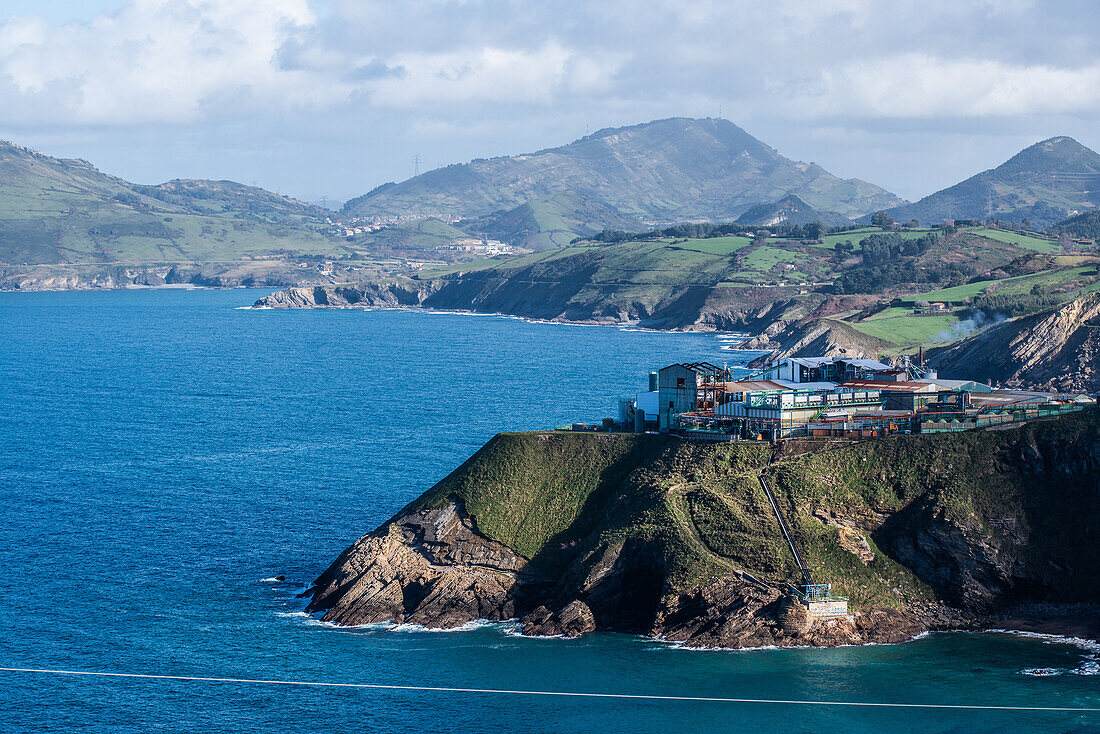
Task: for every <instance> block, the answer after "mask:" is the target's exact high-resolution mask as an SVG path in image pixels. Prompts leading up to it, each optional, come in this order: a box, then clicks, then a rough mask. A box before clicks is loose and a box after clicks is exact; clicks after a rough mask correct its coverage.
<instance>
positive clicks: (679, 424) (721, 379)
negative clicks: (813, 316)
mask: <svg viewBox="0 0 1100 734" xmlns="http://www.w3.org/2000/svg"><path fill="white" fill-rule="evenodd" d="M979 396H980V397H979ZM1088 400H1089V399H1088V398H1084V397H1079V398H1075V397H1073V396H1057V395H1049V394H1044V393H1033V392H1020V391H1004V390H993V389H992V388H991V387H990V386H988V385H983V384H981V383H977V382H973V381H968V380H943V379H940V378H939V377H938V376H937V375H936V373H935V372H934V371H930V370H925V369H923V368H922V367H920V366H918V365H914V364H912V363H910V362H909V361H908V360H906V359H902V360H901V361H900V363H899V364H897V365H894V366H891V365H887V364H884V363H882V362H879V361H877V360H873V359H849V358H842V357H798V358H794V357H792V358H787V359H783V360H781V361H779V362H778V363H776V364H774V365H770V366H768V367H767V368H765V369H764V370H761V371H760V372H758V373H755V374H751V375H748V376H745V377H742V378H740V379H734V378H733V377H732V375H731V372H730V370H729V369H727V368H725V367H719V366H718V365H715V364H712V363H710V362H692V363H681V364H673V365H669V366H667V367H664V368H663V369H661V370H659V371H658V372H656V373H650V379H649V390H647V391H644V392H641V393H638V395H637V396H635V398H634V399H633V400H626V401H623V402H622V403H621V404H620V418H619V422H620V425H622V426H623V427H624V428H626V429H627V430H630V429H633V430H635V431H646V430H656V431H660V432H663V433H668V432H671V433H679V434H682V435H687V436H693V437H698V438H719V439H724V440H731V439H734V438H758V439H759V438H767V439H774V438H785V437H794V436H861V437H872V436H880V435H887V434H891V433H910V432H917V431H925V432H931V431H936V430H966V429H968V428H976V427H981V426H985V425H989V424H991V423H1001V422H1007V421H1012V420H1018V419H1026V418H1027V417H1033V416H1034V415H1039V414H1040V413H1042V414H1052V412H1064V411H1066V410H1076V409H1079V408H1080V405H1081V403H1082V402H1086V401H1088Z"/></svg>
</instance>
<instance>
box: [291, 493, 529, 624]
mask: <svg viewBox="0 0 1100 734" xmlns="http://www.w3.org/2000/svg"><path fill="white" fill-rule="evenodd" d="M526 563H527V560H526V559H525V558H523V557H522V556H520V555H518V554H517V553H515V552H514V551H512V550H511V549H510V548H508V547H506V546H504V545H502V544H500V543H497V542H494V541H492V540H489V539H488V538H485V537H484V536H482V535H481V534H480V533H478V532H477V530H476V529H475V528H474V526H473V522H472V521H471V520H470V518H469V517H466V516H465V515H463V514H462V513H461V512H460V511H459V509H458V506H457V505H456V504H455V503H453V502H452V503H449V504H448V505H446V506H445V507H443V508H441V509H438V510H421V511H419V512H416V513H413V514H411V515H409V516H406V517H402V518H400V519H398V520H396V521H394V522H391V523H389V524H387V525H385V526H383V527H382V528H380V529H379V530H378V531H377V532H374V533H371V534H369V535H365V536H363V537H362V538H360V539H359V540H358V541H357V542H356V543H355V544H354V545H352V546H351V547H350V548H348V549H347V550H346V551H344V553H343V554H341V556H340V557H339V558H338V559H337V560H336V562H335V563H334V564H333V565H332V566H331V567H330V568H329V569H328V570H327V571H326V572H325V573H324V574H323V575H322V576H321V577H320V578H318V579H317V581H316V583H315V585H314V588H313V589H311V590H310V592H309V593H310V594H311V595H312V601H311V602H310V604H309V610H310V611H313V612H323V613H324V619H325V620H326V621H329V622H335V623H337V624H344V625H361V624H373V623H378V622H395V623H406V622H407V623H412V624H421V625H424V626H427V627H440V628H449V627H457V626H459V625H462V624H465V623H467V622H471V621H473V620H478V619H488V620H502V619H510V618H512V617H514V616H515V602H514V598H513V596H514V590H515V587H516V584H517V581H518V580H519V579H520V578H522V575H523V568H524V566H525V565H526Z"/></svg>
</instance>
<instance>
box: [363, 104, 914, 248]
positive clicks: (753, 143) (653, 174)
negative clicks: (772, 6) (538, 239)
mask: <svg viewBox="0 0 1100 734" xmlns="http://www.w3.org/2000/svg"><path fill="white" fill-rule="evenodd" d="M561 194H569V195H572V196H576V197H579V198H580V199H581V200H583V201H585V202H590V203H591V205H592V207H593V211H592V212H591V213H590V214H587V215H586V216H584V217H578V219H581V220H583V221H581V222H580V223H582V224H583V225H585V226H587V227H589V228H592V229H602V228H604V227H611V226H615V225H617V224H619V223H620V222H621V220H623V219H625V220H627V221H628V222H632V223H633V224H634V225H635V228H636V227H638V226H647V225H650V224H653V223H671V222H678V221H685V220H692V219H703V220H713V221H718V220H731V219H734V218H735V217H737V216H738V215H739V214H741V213H742V212H743V211H744V210H745V209H747V208H748V207H750V206H752V205H754V204H758V203H760V202H765V201H775V200H777V199H780V198H782V197H784V196H786V195H788V194H796V195H798V196H799V197H801V198H802V199H803V200H804V201H805V202H806V203H807V204H809V205H810V206H813V207H816V208H820V209H823V210H830V211H836V212H840V213H841V214H844V215H846V216H858V215H861V214H865V213H867V212H870V211H874V210H876V209H881V208H884V207H888V206H893V205H897V204H899V203H901V201H900V200H899V199H898V198H897V197H896V196H894V195H893V194H890V193H889V192H887V191H885V190H883V189H881V188H879V187H877V186H873V185H872V184H869V183H867V182H865V181H860V180H858V179H849V180H843V179H840V178H837V177H836V176H833V175H832V174H830V173H829V172H828V171H826V170H824V169H823V168H821V167H820V166H817V165H815V164H812V163H799V162H796V161H792V160H789V159H787V158H784V157H783V156H781V155H780V154H779V153H778V152H777V151H775V150H774V149H772V148H769V147H768V146H766V145H764V144H763V143H761V142H760V141H759V140H757V139H756V138H754V137H752V136H751V135H749V134H748V133H746V132H745V131H744V130H742V129H741V128H739V127H737V126H736V125H734V124H733V123H731V122H728V121H726V120H718V119H705V120H693V119H686V118H672V119H667V120H657V121H654V122H649V123H645V124H642V125H635V126H632V127H624V128H614V129H606V130H600V131H599V132H596V133H594V134H592V135H589V136H587V137H584V138H581V139H580V140H577V141H574V142H573V143H570V144H568V145H565V146H562V147H559V148H551V149H548V150H542V151H539V152H537V153H531V154H529V155H518V156H508V157H500V158H493V159H488V160H486V159H478V160H474V161H472V162H470V163H466V164H462V165H452V166H447V167H445V168H440V169H436V170H434V171H429V172H427V173H424V174H421V175H419V176H416V177H414V178H411V179H409V180H407V181H404V182H402V183H398V184H388V185H385V186H380V187H378V188H377V189H375V190H374V191H372V192H370V193H368V194H366V195H364V196H361V197H359V198H357V199H352V200H351V201H349V202H348V203H347V204H345V205H344V214H345V215H351V216H394V215H405V214H415V213H417V212H424V213H431V214H436V215H458V216H463V217H483V216H487V215H493V214H496V213H499V212H505V211H509V210H513V209H516V208H517V207H520V206H522V205H524V204H526V203H528V202H531V201H537V200H545V199H548V198H552V197H555V196H558V195H561ZM603 208H606V209H608V210H610V211H611V212H614V213H615V214H613V215H610V216H609V215H608V212H607V211H604V210H603ZM572 211H573V212H574V214H578V213H579V212H577V211H576V210H572ZM581 211H583V210H581ZM571 231H578V230H571Z"/></svg>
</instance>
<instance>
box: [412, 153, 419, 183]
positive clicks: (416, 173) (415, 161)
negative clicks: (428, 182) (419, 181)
mask: <svg viewBox="0 0 1100 734" xmlns="http://www.w3.org/2000/svg"><path fill="white" fill-rule="evenodd" d="M419 175H420V154H419V153H415V154H413V178H416V177H417V176H419Z"/></svg>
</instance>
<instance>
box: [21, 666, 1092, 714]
mask: <svg viewBox="0 0 1100 734" xmlns="http://www.w3.org/2000/svg"><path fill="white" fill-rule="evenodd" d="M0 672H2V673H23V674H35V675H58V676H84V677H91V678H115V679H130V680H134V679H137V680H163V681H181V682H186V683H235V684H246V685H267V686H300V687H308V688H360V689H368V690H378V691H411V692H430V693H463V694H477V695H503V696H549V697H553V696H556V697H561V698H598V699H618V700H641V701H672V702H677V701H682V702H692V703H741V704H771V705H784V706H848V707H856V708H899V709H952V710H963V711H1049V712H1068V713H1093V712H1100V707H1074V706H1007V705H1004V706H998V705H984V704H946V703H889V702H875V701H811V700H798V699H781V698H726V697H718V696H672V695H663V694H649V693H591V692H584V691H524V690H509V689H503V688H457V687H448V686H412V685H399V684H395V683H337V682H327V681H300V680H272V679H264V678H214V677H207V676H195V675H154V674H152V673H108V672H102V671H92V670H56V669H48V668H0Z"/></svg>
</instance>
